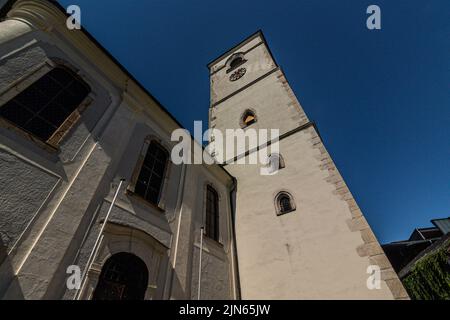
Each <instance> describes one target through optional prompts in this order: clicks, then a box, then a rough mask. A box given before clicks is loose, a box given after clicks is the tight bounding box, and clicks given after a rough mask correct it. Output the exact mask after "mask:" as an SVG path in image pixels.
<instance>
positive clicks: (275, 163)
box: [269, 153, 285, 173]
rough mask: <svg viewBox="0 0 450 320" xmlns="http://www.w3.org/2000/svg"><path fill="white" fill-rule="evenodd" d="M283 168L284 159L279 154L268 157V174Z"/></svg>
mask: <svg viewBox="0 0 450 320" xmlns="http://www.w3.org/2000/svg"><path fill="white" fill-rule="evenodd" d="M284 166H285V164H284V159H283V157H282V156H281V154H278V153H272V154H271V155H270V156H269V172H270V173H273V172H276V171H278V170H281V169H283V168H284Z"/></svg>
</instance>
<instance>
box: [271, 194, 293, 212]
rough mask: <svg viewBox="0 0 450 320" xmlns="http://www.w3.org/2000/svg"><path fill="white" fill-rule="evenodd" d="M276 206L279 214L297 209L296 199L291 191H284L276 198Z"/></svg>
mask: <svg viewBox="0 0 450 320" xmlns="http://www.w3.org/2000/svg"><path fill="white" fill-rule="evenodd" d="M275 207H276V211H277V215H282V214H285V213H289V212H292V211H294V210H295V203H294V199H293V198H292V196H291V195H290V194H289V193H287V192H285V191H282V192H280V193H279V194H278V195H277V196H276V198H275Z"/></svg>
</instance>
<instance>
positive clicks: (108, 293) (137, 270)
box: [92, 252, 148, 300]
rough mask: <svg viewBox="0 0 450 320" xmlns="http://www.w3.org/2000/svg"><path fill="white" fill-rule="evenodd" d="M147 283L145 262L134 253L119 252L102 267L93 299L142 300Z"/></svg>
mask: <svg viewBox="0 0 450 320" xmlns="http://www.w3.org/2000/svg"><path fill="white" fill-rule="evenodd" d="M147 285H148V269H147V266H146V265H145V262H144V261H142V260H141V259H140V258H138V257H137V256H135V255H134V254H131V253H128V252H120V253H116V254H115V255H113V256H111V257H110V258H109V259H108V260H107V261H106V262H105V265H104V266H103V268H102V271H101V273H100V277H99V281H98V283H97V287H96V288H95V290H94V294H93V296H92V299H93V300H143V299H144V297H145V291H146V290H147Z"/></svg>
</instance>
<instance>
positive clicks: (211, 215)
mask: <svg viewBox="0 0 450 320" xmlns="http://www.w3.org/2000/svg"><path fill="white" fill-rule="evenodd" d="M205 220H206V221H205V235H206V236H207V237H208V238H211V239H214V240H216V241H219V195H218V194H217V191H216V190H215V189H214V188H213V187H212V186H210V185H208V186H207V187H206V219H205Z"/></svg>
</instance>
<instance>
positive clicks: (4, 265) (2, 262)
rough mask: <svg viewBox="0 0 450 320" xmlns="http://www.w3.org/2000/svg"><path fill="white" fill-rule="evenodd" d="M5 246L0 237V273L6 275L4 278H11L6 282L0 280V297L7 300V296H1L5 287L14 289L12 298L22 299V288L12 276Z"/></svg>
mask: <svg viewBox="0 0 450 320" xmlns="http://www.w3.org/2000/svg"><path fill="white" fill-rule="evenodd" d="M6 249H7V247H6V246H5V244H4V243H3V240H2V239H1V238H0V273H1V274H2V275H7V277H6V279H11V281H8V282H6V281H5V282H3V281H1V282H0V299H2V300H8V296H3V295H4V292H5V290H6V289H8V288H9V289H10V290H12V291H14V299H24V295H23V292H22V289H21V287H20V285H19V283H18V280H17V278H16V277H14V270H13V268H12V265H11V261H10V259H9V258H8V255H7V251H6Z"/></svg>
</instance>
